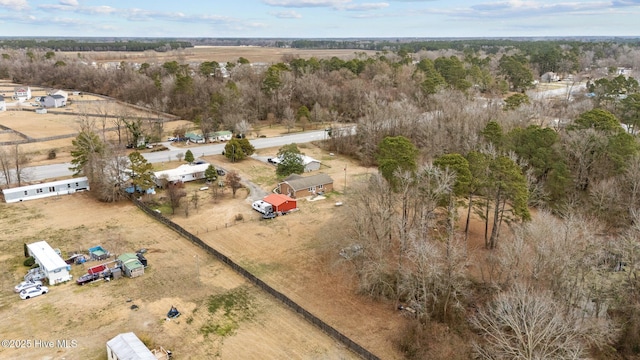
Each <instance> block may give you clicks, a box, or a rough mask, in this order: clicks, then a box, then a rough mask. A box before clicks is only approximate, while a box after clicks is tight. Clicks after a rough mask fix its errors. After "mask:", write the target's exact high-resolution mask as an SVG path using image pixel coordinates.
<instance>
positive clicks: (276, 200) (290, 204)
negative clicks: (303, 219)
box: [263, 194, 298, 212]
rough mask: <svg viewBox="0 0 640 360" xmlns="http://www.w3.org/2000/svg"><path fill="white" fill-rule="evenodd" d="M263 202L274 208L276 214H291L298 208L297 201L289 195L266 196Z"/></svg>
mask: <svg viewBox="0 0 640 360" xmlns="http://www.w3.org/2000/svg"><path fill="white" fill-rule="evenodd" d="M263 200H264V201H265V202H268V203H269V204H271V205H272V206H273V211H274V212H289V211H291V210H295V209H296V208H297V207H298V204H297V202H296V199H292V198H290V197H288V196H287V195H282V194H270V195H267V196H265V197H264V199H263Z"/></svg>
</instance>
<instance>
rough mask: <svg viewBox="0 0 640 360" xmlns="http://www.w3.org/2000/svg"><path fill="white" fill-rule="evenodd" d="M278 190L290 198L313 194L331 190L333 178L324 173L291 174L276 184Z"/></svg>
mask: <svg viewBox="0 0 640 360" xmlns="http://www.w3.org/2000/svg"><path fill="white" fill-rule="evenodd" d="M278 190H279V191H280V193H281V194H284V195H288V196H290V197H292V198H300V197H305V196H313V195H318V194H319V193H327V192H330V191H333V179H332V178H331V176H329V175H327V174H325V173H320V174H316V175H312V176H301V175H297V174H293V175H290V176H288V177H286V178H285V179H284V180H283V181H282V182H281V183H280V184H278Z"/></svg>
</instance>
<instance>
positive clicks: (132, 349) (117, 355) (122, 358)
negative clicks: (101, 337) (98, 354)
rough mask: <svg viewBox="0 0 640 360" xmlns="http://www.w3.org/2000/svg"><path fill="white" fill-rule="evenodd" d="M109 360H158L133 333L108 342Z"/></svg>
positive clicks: (120, 335) (121, 335)
mask: <svg viewBox="0 0 640 360" xmlns="http://www.w3.org/2000/svg"><path fill="white" fill-rule="evenodd" d="M107 359H108V360H158V358H157V357H156V356H155V355H154V354H153V353H152V352H151V350H149V348H147V346H146V345H145V344H144V343H143V342H142V341H141V340H140V339H138V337H137V336H136V334H134V333H132V332H128V333H124V334H119V335H118V336H116V337H114V338H113V339H111V340H109V341H107Z"/></svg>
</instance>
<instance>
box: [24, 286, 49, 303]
mask: <svg viewBox="0 0 640 360" xmlns="http://www.w3.org/2000/svg"><path fill="white" fill-rule="evenodd" d="M48 292H49V288H48V287H46V286H36V287H32V288H28V289H25V290H22V291H20V299H22V300H27V299H31V298H32V297H36V296H40V295H42V294H46V293H48Z"/></svg>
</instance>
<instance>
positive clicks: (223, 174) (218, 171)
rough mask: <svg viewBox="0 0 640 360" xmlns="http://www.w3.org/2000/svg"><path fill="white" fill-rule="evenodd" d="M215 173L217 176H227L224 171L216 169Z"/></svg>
mask: <svg viewBox="0 0 640 360" xmlns="http://www.w3.org/2000/svg"><path fill="white" fill-rule="evenodd" d="M216 172H217V173H218V175H219V176H225V175H226V174H227V173H226V172H224V170H222V169H218V170H216Z"/></svg>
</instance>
